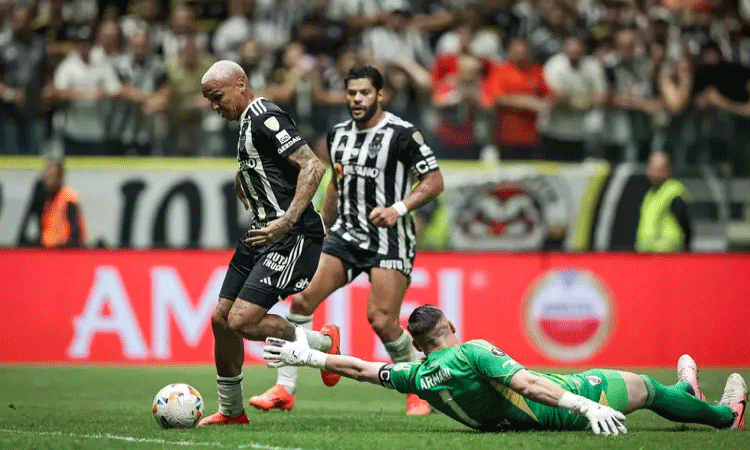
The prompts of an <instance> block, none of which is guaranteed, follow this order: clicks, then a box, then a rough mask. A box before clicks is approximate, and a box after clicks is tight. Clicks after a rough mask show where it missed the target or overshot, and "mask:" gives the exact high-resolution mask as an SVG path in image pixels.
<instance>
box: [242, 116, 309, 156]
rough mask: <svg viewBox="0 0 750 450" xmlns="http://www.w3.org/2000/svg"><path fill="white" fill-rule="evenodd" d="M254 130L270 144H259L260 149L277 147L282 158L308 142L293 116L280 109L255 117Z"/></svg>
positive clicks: (277, 151)
mask: <svg viewBox="0 0 750 450" xmlns="http://www.w3.org/2000/svg"><path fill="white" fill-rule="evenodd" d="M253 131H254V132H255V133H258V134H259V135H260V136H262V138H263V140H264V141H266V142H268V143H269V145H268V146H266V145H263V146H258V150H259V151H262V149H264V148H267V149H269V150H270V149H271V148H273V149H275V150H276V153H277V154H278V155H279V156H281V157H282V158H286V157H287V156H289V155H291V154H292V153H294V151H295V150H297V149H298V148H300V147H302V146H303V145H305V144H306V142H305V140H304V139H302V136H301V135H300V133H299V130H297V126H296V125H295V124H294V122H293V121H292V119H291V118H289V117H288V116H287V115H286V114H283V113H281V112H278V111H273V110H272V111H267V112H265V113H263V114H262V115H260V116H257V117H256V118H255V121H254V123H253Z"/></svg>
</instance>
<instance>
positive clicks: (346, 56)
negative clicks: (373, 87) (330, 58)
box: [310, 48, 360, 136]
mask: <svg viewBox="0 0 750 450" xmlns="http://www.w3.org/2000/svg"><path fill="white" fill-rule="evenodd" d="M359 63H360V61H359V56H358V55H357V53H355V52H354V50H352V49H348V48H345V49H344V50H343V51H341V52H340V54H339V55H338V58H336V62H335V64H334V65H333V66H328V67H319V68H318V70H314V71H312V72H310V75H311V82H312V85H311V87H312V98H313V111H314V112H313V117H315V118H316V122H317V123H318V125H317V127H316V133H317V134H318V135H321V136H322V135H323V134H324V133H325V132H326V131H327V130H330V129H331V128H332V127H333V126H334V125H336V124H337V123H341V122H343V121H345V120H349V119H350V116H349V110H348V109H347V108H346V92H345V91H346V89H345V83H344V77H346V74H347V73H349V70H351V68H352V67H354V66H355V65H357V64H359Z"/></svg>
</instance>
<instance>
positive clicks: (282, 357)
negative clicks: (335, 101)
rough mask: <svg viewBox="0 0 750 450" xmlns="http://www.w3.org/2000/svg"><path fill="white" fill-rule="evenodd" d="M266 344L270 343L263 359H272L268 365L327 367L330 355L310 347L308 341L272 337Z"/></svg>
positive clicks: (264, 351) (265, 349)
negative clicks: (291, 340)
mask: <svg viewBox="0 0 750 450" xmlns="http://www.w3.org/2000/svg"><path fill="white" fill-rule="evenodd" d="M266 344H268V345H266V346H265V347H264V348H263V359H265V360H267V361H271V362H269V363H268V367H281V366H309V367H315V368H316V369H325V365H326V358H327V357H328V355H327V354H326V353H323V352H321V351H318V350H314V349H312V348H310V346H308V345H307V342H302V341H294V342H289V341H285V340H283V339H278V338H273V337H270V338H268V339H266Z"/></svg>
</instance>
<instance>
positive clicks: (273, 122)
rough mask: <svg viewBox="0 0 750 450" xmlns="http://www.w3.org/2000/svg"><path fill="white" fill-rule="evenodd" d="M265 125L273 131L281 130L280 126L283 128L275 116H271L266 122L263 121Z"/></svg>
mask: <svg viewBox="0 0 750 450" xmlns="http://www.w3.org/2000/svg"><path fill="white" fill-rule="evenodd" d="M263 125H265V126H266V127H267V128H268V129H269V130H271V131H279V128H281V125H279V120H278V119H276V118H275V117H269V118H268V119H266V120H265V122H263Z"/></svg>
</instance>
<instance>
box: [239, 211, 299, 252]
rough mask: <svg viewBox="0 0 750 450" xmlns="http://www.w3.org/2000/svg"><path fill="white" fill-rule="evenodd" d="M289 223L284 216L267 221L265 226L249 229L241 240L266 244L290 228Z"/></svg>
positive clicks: (246, 242) (256, 244) (247, 242)
mask: <svg viewBox="0 0 750 450" xmlns="http://www.w3.org/2000/svg"><path fill="white" fill-rule="evenodd" d="M292 225H293V224H291V223H289V220H287V219H286V218H284V217H280V218H278V219H276V220H272V221H271V222H268V225H266V227H265V228H260V229H257V230H255V229H250V230H247V233H245V237H244V238H243V239H242V242H244V243H245V244H248V245H255V246H259V245H267V244H270V243H271V242H273V241H275V240H276V239H279V238H280V237H282V236H284V234H286V232H287V231H289V230H290V229H291V228H292Z"/></svg>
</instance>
